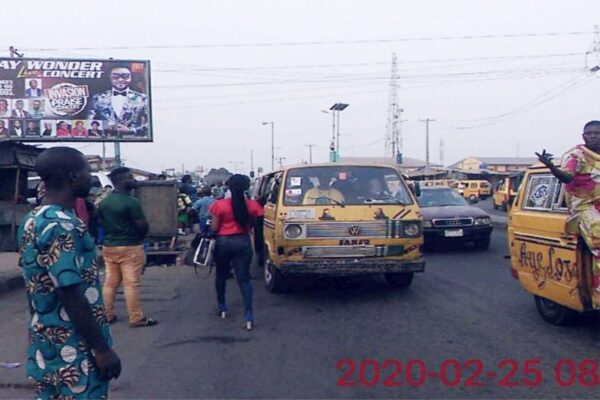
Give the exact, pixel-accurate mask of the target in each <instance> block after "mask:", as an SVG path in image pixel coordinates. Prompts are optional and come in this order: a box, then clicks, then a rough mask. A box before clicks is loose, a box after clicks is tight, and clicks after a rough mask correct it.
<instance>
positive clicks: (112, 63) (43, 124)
mask: <svg viewBox="0 0 600 400" xmlns="http://www.w3.org/2000/svg"><path fill="white" fill-rule="evenodd" d="M0 119H6V121H5V125H6V126H5V129H8V134H7V135H2V134H0V140H15V141H24V142H25V141H32V142H45V141H48V142H53V141H90V142H101V141H109V142H114V141H123V142H151V141H153V132H152V113H151V96H150V62H149V61H147V60H139V61H132V60H92V59H51V58H44V59H41V58H39V59H38V58H0ZM17 121H19V122H17ZM15 122H17V123H16V124H15ZM12 127H14V128H15V129H14V130H13V131H14V133H15V134H13V131H11V129H12Z"/></svg>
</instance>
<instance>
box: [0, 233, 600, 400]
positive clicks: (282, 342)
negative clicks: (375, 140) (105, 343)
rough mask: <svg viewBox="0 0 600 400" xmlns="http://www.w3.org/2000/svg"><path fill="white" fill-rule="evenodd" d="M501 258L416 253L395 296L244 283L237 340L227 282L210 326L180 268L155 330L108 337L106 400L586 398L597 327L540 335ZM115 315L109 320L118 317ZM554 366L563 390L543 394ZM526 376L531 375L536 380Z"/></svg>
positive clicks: (375, 283) (201, 296) (199, 289)
mask: <svg viewBox="0 0 600 400" xmlns="http://www.w3.org/2000/svg"><path fill="white" fill-rule="evenodd" d="M506 254H507V243H506V231H504V230H499V229H496V230H495V231H494V234H493V240H492V244H491V247H490V249H489V250H488V251H480V250H473V249H472V248H470V247H468V246H466V247H462V248H456V249H446V250H443V249H442V250H437V251H436V252H434V253H428V254H426V259H427V266H426V272H425V273H423V274H420V275H418V276H417V277H416V279H415V281H414V282H413V285H412V286H411V288H410V289H408V290H394V289H391V288H390V287H388V286H387V285H386V283H385V282H384V281H383V279H380V278H366V279H365V278H352V279H338V280H331V279H326V280H319V281H315V280H308V281H302V282H296V286H295V288H294V290H293V291H292V292H291V293H288V294H283V295H273V294H270V293H267V292H266V290H265V289H264V286H263V284H262V281H259V280H256V281H254V283H255V318H256V329H255V330H254V331H251V332H247V331H244V330H243V329H242V328H241V326H242V319H243V312H242V306H241V299H240V295H239V290H238V288H237V285H235V283H234V282H233V281H229V285H228V298H229V303H230V308H231V309H232V315H231V317H230V318H228V319H225V320H221V319H219V318H217V317H216V316H215V315H214V306H215V299H214V297H215V296H214V289H213V284H212V279H213V276H211V277H209V278H206V279H204V278H203V275H202V272H200V275H201V277H200V278H197V277H196V276H195V275H194V273H193V269H191V268H189V267H170V268H166V269H161V268H152V269H149V270H148V273H147V274H146V276H145V281H144V288H143V291H144V306H145V309H146V312H147V313H148V314H149V315H151V316H153V317H156V318H158V319H159V320H160V321H161V324H160V325H158V326H156V327H152V328H138V329H130V328H128V327H127V326H126V324H125V323H124V322H119V323H117V324H116V325H114V326H113V333H114V336H115V339H116V349H117V351H118V352H119V353H120V355H121V357H122V359H123V368H124V372H123V375H122V376H121V378H120V379H119V380H117V381H116V382H114V383H113V384H112V386H111V397H112V398H319V399H322V398H423V399H425V398H427V399H431V398H464V399H481V398H486V399H500V398H503V399H517V398H518V399H524V398H527V399H534V398H535V399H558V398H577V399H597V398H599V393H600V388H599V386H597V381H596V385H595V386H592V387H586V386H585V384H588V382H589V381H587V380H586V378H585V377H583V376H582V375H581V373H582V371H581V370H580V369H581V368H583V369H585V368H586V364H583V365H580V363H582V362H583V361H584V360H586V359H592V360H594V361H595V363H596V365H597V363H598V360H599V354H600V318H599V317H598V315H595V314H592V315H586V316H583V317H582V318H580V319H579V320H578V322H577V323H576V324H575V325H574V326H570V327H556V326H552V325H549V324H547V323H546V322H544V321H543V320H542V319H541V318H540V317H539V316H538V314H537V312H536V310H535V306H534V303H533V299H532V297H531V296H530V295H528V294H527V293H525V292H524V291H523V290H522V289H521V288H520V286H519V284H518V282H517V281H515V280H514V279H513V278H512V277H511V275H510V270H509V260H507V259H505V255H506ZM0 301H2V304H3V307H2V308H1V309H0V318H1V321H2V324H1V325H0V337H2V338H3V339H2V343H1V344H0V354H3V358H2V360H0V361H15V360H20V359H21V358H22V353H23V352H24V349H25V346H26V343H25V333H24V332H25V323H26V322H25V312H26V311H25V310H26V308H25V303H24V295H23V293H20V292H19V293H14V292H13V293H11V294H8V295H5V296H4V297H2V298H0ZM118 306H119V307H120V310H121V314H122V313H123V312H124V304H123V303H122V302H120V303H118ZM19 357H21V358H19ZM342 360H346V361H342ZM369 360H370V361H369ZM388 360H389V361H388ZM394 360H395V361H394ZM469 360H471V361H469ZM510 360H513V361H510ZM531 360H539V362H537V361H531ZM561 360H572V362H573V363H574V367H575V369H574V370H573V371H571V372H572V373H573V376H572V378H573V380H571V379H570V378H571V377H570V376H569V374H570V372H568V371H569V366H570V365H573V364H570V363H571V361H561ZM400 363H401V364H400ZM559 363H561V365H562V366H563V367H564V368H565V370H566V371H567V372H566V373H563V375H562V376H561V383H562V384H563V385H565V386H561V385H559V383H558V382H557V381H556V376H555V367H556V365H557V364H559ZM352 364H354V365H355V367H356V369H355V370H354V371H351V370H350V368H351V365H352ZM526 365H527V367H526ZM423 367H424V368H426V371H425V373H424V375H423V376H422V375H420V369H419V368H423ZM442 367H443V368H442ZM478 367H482V368H483V369H482V371H480V372H479V371H478V370H477V368H478ZM580 367H581V368H580ZM513 368H516V369H515V371H514V372H515V373H514V376H511V377H510V378H509V379H506V376H507V375H509V374H510V372H511V371H512V369H513ZM525 368H534V369H535V368H539V370H540V375H539V376H538V375H537V374H536V373H535V372H532V371H526V370H525ZM407 370H410V373H407ZM377 371H378V372H379V376H377V374H376V373H377ZM595 371H596V372H595V373H596V376H597V373H598V370H597V369H596V370H595ZM440 373H441V375H443V376H442V377H440V376H439V375H440ZM527 373H528V374H527ZM23 374H24V371H23V369H22V368H20V369H15V370H3V369H0V398H6V397H31V395H32V394H31V393H30V392H31V390H30V389H27V387H26V386H25V387H23V386H21V387H23V388H22V389H7V387H8V386H9V383H7V382H11V381H12V382H16V381H19V379H20V381H23V379H22V376H23ZM474 374H475V376H476V379H475V380H474V382H473V380H472V379H469V378H470V377H471V376H472V375H474ZM494 374H496V375H494ZM592 374H593V373H592ZM580 378H581V379H580ZM7 380H8V381H7ZM526 381H527V382H528V384H529V385H530V386H527V384H526ZM341 383H344V384H347V385H348V386H340V384H341ZM410 383H412V386H411V385H410ZM472 383H475V384H478V385H479V386H472V385H471V384H472ZM3 388H4V389H3Z"/></svg>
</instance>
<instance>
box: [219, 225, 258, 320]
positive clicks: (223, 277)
mask: <svg viewBox="0 0 600 400" xmlns="http://www.w3.org/2000/svg"><path fill="white" fill-rule="evenodd" d="M215 261H216V264H217V268H216V275H215V288H216V289H217V301H218V302H219V306H220V307H221V306H224V305H225V304H226V303H225V285H226V283H227V276H228V275H229V272H230V271H231V269H232V268H233V269H234V271H235V278H236V280H237V283H238V285H239V286H240V291H241V292H242V298H243V300H244V309H245V311H246V312H252V283H250V264H251V263H252V242H251V240H250V235H247V234H245V235H229V236H218V237H217V243H216V247H215Z"/></svg>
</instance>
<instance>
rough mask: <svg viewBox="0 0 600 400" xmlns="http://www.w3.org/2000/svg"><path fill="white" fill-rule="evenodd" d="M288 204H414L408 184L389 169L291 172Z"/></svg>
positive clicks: (288, 183) (333, 167) (339, 167)
mask: <svg viewBox="0 0 600 400" xmlns="http://www.w3.org/2000/svg"><path fill="white" fill-rule="evenodd" d="M284 204H285V205H315V204H316V205H319V204H329V205H332V204H337V205H342V206H346V205H358V204H404V205H407V204H413V201H412V198H411V196H410V193H409V191H408V188H407V187H406V185H405V183H404V181H403V180H402V178H401V177H400V175H399V174H398V172H396V170H395V169H393V168H389V167H366V166H331V167H330V166H327V167H306V168H296V169H291V170H289V171H288V173H287V177H286V180H285V199H284Z"/></svg>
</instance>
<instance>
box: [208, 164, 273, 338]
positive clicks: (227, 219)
mask: <svg viewBox="0 0 600 400" xmlns="http://www.w3.org/2000/svg"><path fill="white" fill-rule="evenodd" d="M227 186H228V187H229V190H230V191H231V198H229V199H222V200H218V201H216V202H215V203H213V204H212V206H211V207H210V213H211V215H212V222H211V229H212V231H213V232H215V233H216V234H217V243H216V247H215V261H216V264H217V268H216V271H217V272H216V276H215V287H216V290H217V301H218V303H219V315H220V316H221V318H225V317H226V314H227V304H226V303H225V284H226V282H227V276H228V275H229V272H230V271H231V268H233V269H234V270H235V278H236V279H237V282H238V285H239V286H240V291H241V292H242V298H243V299H244V308H245V320H246V325H245V326H246V329H248V330H250V329H252V326H253V323H254V316H253V313H252V283H250V263H251V262H252V255H253V252H252V241H251V240H250V233H251V231H252V226H253V225H254V221H255V220H256V219H257V218H258V217H261V216H263V209H262V207H261V206H260V204H258V203H257V202H256V201H254V200H248V199H246V194H245V191H246V190H248V189H249V187H250V178H248V177H247V176H245V175H233V176H231V177H230V178H229V179H228V180H227Z"/></svg>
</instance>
